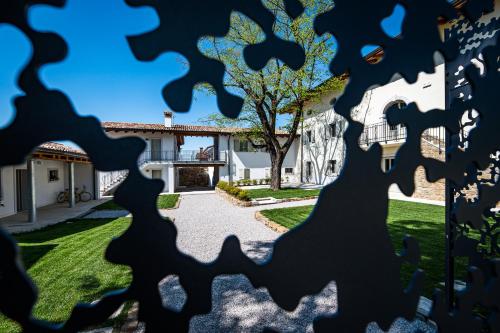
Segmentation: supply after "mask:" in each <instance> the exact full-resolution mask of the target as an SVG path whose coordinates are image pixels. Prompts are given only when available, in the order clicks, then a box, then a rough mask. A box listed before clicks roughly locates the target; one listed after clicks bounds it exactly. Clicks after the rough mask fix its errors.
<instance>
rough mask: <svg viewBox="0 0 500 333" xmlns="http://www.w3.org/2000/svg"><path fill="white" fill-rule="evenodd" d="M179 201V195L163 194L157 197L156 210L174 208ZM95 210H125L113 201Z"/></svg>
mask: <svg viewBox="0 0 500 333" xmlns="http://www.w3.org/2000/svg"><path fill="white" fill-rule="evenodd" d="M178 200H179V194H164V195H160V196H159V197H158V209H169V208H174V207H175V205H176V204H177V201H178ZM94 209H97V210H123V209H125V208H123V207H121V206H120V205H118V204H117V203H116V202H114V201H113V200H109V201H106V202H105V203H103V204H100V205H99V206H97V207H95V208H94Z"/></svg>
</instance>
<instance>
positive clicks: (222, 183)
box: [217, 180, 229, 191]
mask: <svg viewBox="0 0 500 333" xmlns="http://www.w3.org/2000/svg"><path fill="white" fill-rule="evenodd" d="M228 186H229V184H228V183H227V182H225V181H223V180H220V181H219V182H218V183H217V187H218V188H220V189H221V190H224V191H225V190H226V189H227V187H228Z"/></svg>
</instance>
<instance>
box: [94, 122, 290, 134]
mask: <svg viewBox="0 0 500 333" xmlns="http://www.w3.org/2000/svg"><path fill="white" fill-rule="evenodd" d="M101 124H102V127H103V128H104V130H106V131H117V130H119V131H134V130H135V131H158V132H170V133H176V132H177V133H182V132H199V133H211V134H212V133H220V134H233V133H240V132H244V131H247V130H248V129H246V128H240V127H216V126H200V125H172V126H171V127H166V126H165V125H163V124H143V123H127V122H113V121H105V122H102V123H101ZM277 134H278V135H288V132H286V131H277Z"/></svg>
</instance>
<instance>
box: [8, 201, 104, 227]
mask: <svg viewBox="0 0 500 333" xmlns="http://www.w3.org/2000/svg"><path fill="white" fill-rule="evenodd" d="M108 200H109V199H101V200H91V201H88V202H79V203H77V204H76V205H75V206H74V207H72V208H70V207H69V206H68V204H67V203H62V204H54V205H49V206H45V207H40V208H38V209H37V221H36V222H35V223H31V222H28V221H29V217H28V212H27V211H25V212H20V213H17V214H15V215H11V216H7V217H4V218H1V219H0V226H1V227H3V228H4V229H5V230H7V231H8V232H9V233H11V234H16V233H20V232H26V231H33V230H38V229H42V228H44V227H46V226H49V225H52V224H57V223H60V222H64V221H66V220H69V219H74V218H78V217H81V216H83V215H86V214H87V213H88V212H89V211H90V210H91V209H92V208H94V207H96V206H98V205H100V204H102V203H104V202H106V201H108Z"/></svg>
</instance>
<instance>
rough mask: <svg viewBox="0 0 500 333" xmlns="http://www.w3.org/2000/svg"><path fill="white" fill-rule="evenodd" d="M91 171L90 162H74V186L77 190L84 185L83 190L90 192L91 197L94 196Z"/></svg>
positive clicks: (92, 169) (92, 173)
mask: <svg viewBox="0 0 500 333" xmlns="http://www.w3.org/2000/svg"><path fill="white" fill-rule="evenodd" d="M93 171H94V168H93V166H92V164H81V163H75V187H77V188H78V189H79V191H81V190H83V188H84V187H85V190H86V191H87V192H89V193H91V194H92V198H93V197H94V183H93V178H94V172H93Z"/></svg>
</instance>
